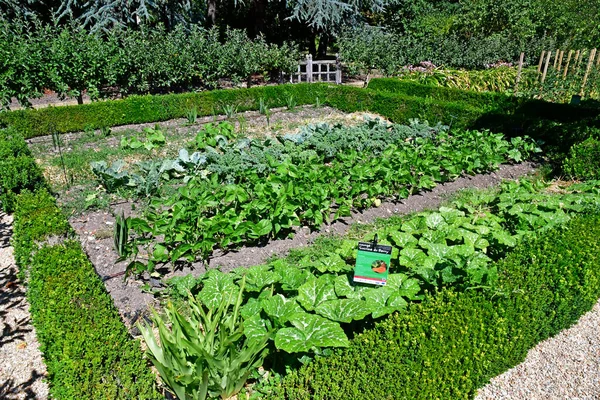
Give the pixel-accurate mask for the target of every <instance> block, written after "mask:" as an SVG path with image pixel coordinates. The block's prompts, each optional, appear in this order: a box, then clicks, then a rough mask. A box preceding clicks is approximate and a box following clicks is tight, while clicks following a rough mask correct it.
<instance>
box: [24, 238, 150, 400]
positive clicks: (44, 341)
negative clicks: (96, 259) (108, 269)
mask: <svg viewBox="0 0 600 400" xmlns="http://www.w3.org/2000/svg"><path fill="white" fill-rule="evenodd" d="M29 273H30V277H29V288H28V291H27V298H28V299H29V303H30V304H31V314H32V319H33V324H34V326H35V328H36V334H37V337H38V340H39V341H40V344H41V347H40V349H41V351H42V353H43V355H44V361H45V362H46V366H47V369H48V378H49V382H50V395H51V396H52V398H55V399H99V400H100V399H119V400H121V399H132V400H133V399H136V400H137V399H159V398H161V396H160V395H159V394H158V392H157V391H156V389H155V384H156V383H155V382H156V378H155V376H154V374H153V373H152V371H151V370H150V367H149V366H148V364H147V363H146V360H145V359H144V358H143V357H142V352H141V350H140V346H139V343H138V342H137V341H133V340H131V338H130V336H129V333H128V332H127V329H126V328H125V326H124V325H123V323H122V322H121V319H120V317H119V314H118V312H117V310H116V308H115V307H114V305H113V302H112V298H111V297H110V295H109V294H108V293H107V292H106V288H105V287H104V284H103V283H102V281H101V280H100V279H99V278H98V275H96V271H95V270H94V267H93V265H92V264H91V263H90V261H89V260H88V259H87V256H86V255H85V253H84V252H83V249H82V248H81V245H80V244H79V242H75V241H67V242H65V243H63V244H59V245H55V246H51V247H43V248H42V249H40V250H39V251H38V252H37V253H36V254H35V256H34V257H33V261H32V263H31V267H30V269H29Z"/></svg>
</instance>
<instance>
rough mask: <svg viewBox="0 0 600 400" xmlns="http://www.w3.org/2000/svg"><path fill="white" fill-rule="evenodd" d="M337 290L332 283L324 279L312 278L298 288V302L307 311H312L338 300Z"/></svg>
mask: <svg viewBox="0 0 600 400" xmlns="http://www.w3.org/2000/svg"><path fill="white" fill-rule="evenodd" d="M336 298H337V296H336V295H335V289H334V286H333V284H332V283H330V282H327V280H326V279H323V277H321V278H319V279H317V278H312V279H310V280H309V281H308V282H306V283H305V284H303V285H302V286H300V287H299V288H298V301H299V302H300V304H302V307H304V309H306V310H307V311H312V310H314V309H315V307H317V306H318V305H319V304H321V303H322V302H324V301H326V300H333V299H336Z"/></svg>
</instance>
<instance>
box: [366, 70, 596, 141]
mask: <svg viewBox="0 0 600 400" xmlns="http://www.w3.org/2000/svg"><path fill="white" fill-rule="evenodd" d="M368 89H369V90H374V91H378V92H383V93H392V94H396V95H399V96H416V97H428V98H432V99H434V100H438V101H444V102H449V101H460V102H462V103H464V104H468V105H470V106H472V107H476V108H480V109H483V110H484V111H485V112H483V113H482V114H481V115H480V116H479V117H480V118H478V119H477V121H475V122H474V125H473V126H474V127H476V128H490V129H501V130H502V131H503V132H504V133H506V134H510V132H511V129H513V128H519V127H521V128H522V126H523V124H531V121H536V120H540V119H542V120H549V121H558V122H576V121H579V120H580V119H582V118H590V117H598V116H599V115H600V110H599V109H598V108H597V107H593V106H590V107H586V106H583V105H579V106H572V105H570V104H561V103H549V102H546V101H543V100H532V99H528V98H525V97H514V96H509V95H505V94H502V93H492V92H476V91H469V90H460V89H454V88H446V87H439V86H429V85H423V84H420V83H416V82H411V81H403V80H401V79H394V78H376V79H372V80H371V81H370V82H369V86H368Z"/></svg>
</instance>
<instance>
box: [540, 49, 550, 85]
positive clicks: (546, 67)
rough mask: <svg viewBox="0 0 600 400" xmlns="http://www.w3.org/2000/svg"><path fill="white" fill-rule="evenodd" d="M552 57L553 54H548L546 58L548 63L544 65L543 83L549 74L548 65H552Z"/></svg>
mask: <svg viewBox="0 0 600 400" xmlns="http://www.w3.org/2000/svg"><path fill="white" fill-rule="evenodd" d="M550 57H552V52H551V51H549V52H548V56H547V57H546V63H545V64H544V73H543V74H542V83H544V81H545V80H546V73H548V64H550Z"/></svg>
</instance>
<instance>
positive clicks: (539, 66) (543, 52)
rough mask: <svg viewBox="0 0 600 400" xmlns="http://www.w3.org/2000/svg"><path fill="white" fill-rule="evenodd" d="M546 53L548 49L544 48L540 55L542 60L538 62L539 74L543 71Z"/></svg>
mask: <svg viewBox="0 0 600 400" xmlns="http://www.w3.org/2000/svg"><path fill="white" fill-rule="evenodd" d="M545 55H546V50H542V55H541V56H540V62H539V63H538V74H540V73H541V72H542V64H543V63H544V56H545Z"/></svg>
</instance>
